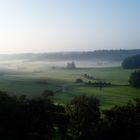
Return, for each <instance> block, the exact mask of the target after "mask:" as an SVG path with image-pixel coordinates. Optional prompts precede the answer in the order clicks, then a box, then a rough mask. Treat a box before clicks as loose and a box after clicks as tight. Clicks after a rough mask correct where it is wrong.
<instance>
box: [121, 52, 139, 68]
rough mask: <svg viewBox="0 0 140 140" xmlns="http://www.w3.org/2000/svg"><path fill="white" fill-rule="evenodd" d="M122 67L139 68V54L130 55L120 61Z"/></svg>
mask: <svg viewBox="0 0 140 140" xmlns="http://www.w3.org/2000/svg"><path fill="white" fill-rule="evenodd" d="M122 67H123V68H124V69H131V68H140V54H139V55H135V56H131V57H126V58H125V59H124V61H123V62H122Z"/></svg>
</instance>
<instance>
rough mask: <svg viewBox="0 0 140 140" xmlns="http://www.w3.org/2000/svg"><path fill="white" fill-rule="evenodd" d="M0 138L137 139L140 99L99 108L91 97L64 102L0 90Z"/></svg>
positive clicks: (58, 139)
mask: <svg viewBox="0 0 140 140" xmlns="http://www.w3.org/2000/svg"><path fill="white" fill-rule="evenodd" d="M0 139H2V140H19V139H20V140H25V139H26V140H28V139H29V140H53V139H54V140H55V139H57V140H92V139H93V140H103V139H107V140H112V139H114V140H132V139H133V140H139V139H140V99H135V100H134V101H133V102H129V103H128V104H127V105H125V106H122V107H119V106H115V107H113V108H112V109H110V110H106V111H101V109H100V103H99V100H98V99H96V98H94V97H87V96H79V97H75V98H74V99H73V100H72V101H71V102H70V103H69V104H67V105H65V106H64V105H56V104H53V103H52V102H51V101H50V99H48V97H47V96H44V95H43V96H40V97H38V98H34V99H28V98H26V96H24V95H22V96H20V97H16V96H15V97H11V96H8V95H7V94H6V93H5V92H0Z"/></svg>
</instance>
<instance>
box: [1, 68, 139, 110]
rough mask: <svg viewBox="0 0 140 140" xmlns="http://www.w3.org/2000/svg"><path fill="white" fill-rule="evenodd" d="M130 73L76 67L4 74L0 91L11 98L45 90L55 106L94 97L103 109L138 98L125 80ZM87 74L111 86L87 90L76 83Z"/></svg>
mask: <svg viewBox="0 0 140 140" xmlns="http://www.w3.org/2000/svg"><path fill="white" fill-rule="evenodd" d="M132 71H133V70H124V69H122V68H120V67H112V68H79V69H74V70H68V69H54V70H53V69H51V68H50V69H49V68H47V69H43V70H41V71H30V72H17V73H8V72H7V73H4V74H1V75H0V90H3V91H7V92H8V93H9V94H11V95H22V94H26V95H28V96H29V97H34V96H37V95H40V94H41V93H42V92H43V91H44V90H46V89H50V90H53V91H54V92H55V96H54V97H53V100H54V102H56V103H60V104H63V103H68V102H69V101H70V100H71V99H72V98H73V97H74V96H78V95H83V94H85V95H88V96H95V97H97V98H98V99H99V100H100V101H101V107H102V108H110V107H112V106H113V105H115V104H117V105H123V104H125V103H126V102H128V100H130V99H133V98H136V97H140V89H135V88H132V87H129V84H128V79H129V76H130V73H131V72H132ZM84 74H88V75H90V76H93V77H95V78H98V79H101V80H102V81H105V82H111V83H112V85H113V86H111V87H105V88H102V89H100V88H97V87H90V86H86V85H84V84H77V83H75V80H76V78H82V79H83V80H84V81H85V82H86V81H88V79H86V78H84V77H83V75H84Z"/></svg>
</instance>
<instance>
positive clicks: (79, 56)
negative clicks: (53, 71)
mask: <svg viewBox="0 0 140 140" xmlns="http://www.w3.org/2000/svg"><path fill="white" fill-rule="evenodd" d="M138 54H140V49H135V50H97V51H89V52H57V53H23V54H0V60H13V59H26V60H31V61H33V60H50V61H57V60H58V61H59V60H60V61H63V60H65V61H66V60H77V61H80V60H81V61H83V60H84V61H86V60H88V61H89V60H90V61H92V60H101V61H102V60H103V61H123V60H124V59H125V58H126V57H130V56H134V55H138Z"/></svg>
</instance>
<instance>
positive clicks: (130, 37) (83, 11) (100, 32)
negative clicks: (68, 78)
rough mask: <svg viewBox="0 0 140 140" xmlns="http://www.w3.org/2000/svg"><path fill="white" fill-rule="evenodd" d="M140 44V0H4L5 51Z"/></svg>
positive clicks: (1, 42)
mask: <svg viewBox="0 0 140 140" xmlns="http://www.w3.org/2000/svg"><path fill="white" fill-rule="evenodd" d="M102 49H140V0H0V53H26V52H35V53H36V52H60V51H93V50H102Z"/></svg>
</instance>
